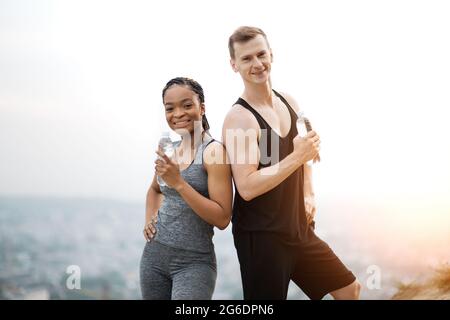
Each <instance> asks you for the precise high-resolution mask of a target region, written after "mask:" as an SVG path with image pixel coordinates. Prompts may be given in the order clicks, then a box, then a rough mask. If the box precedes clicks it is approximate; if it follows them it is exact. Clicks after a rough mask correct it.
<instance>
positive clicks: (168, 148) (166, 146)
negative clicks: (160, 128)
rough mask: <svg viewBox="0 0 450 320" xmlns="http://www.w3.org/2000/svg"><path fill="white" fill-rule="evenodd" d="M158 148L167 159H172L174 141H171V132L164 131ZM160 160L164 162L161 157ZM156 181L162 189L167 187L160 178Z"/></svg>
mask: <svg viewBox="0 0 450 320" xmlns="http://www.w3.org/2000/svg"><path fill="white" fill-rule="evenodd" d="M158 147H159V150H160V151H162V152H164V153H165V154H166V156H167V157H169V158H170V157H172V155H173V152H174V149H173V143H172V140H170V133H169V132H167V131H164V132H163V133H162V135H161V139H159V143H158ZM159 159H161V160H162V158H161V157H159ZM156 180H157V181H158V184H159V185H160V186H161V187H162V186H167V184H166V183H165V182H164V180H163V179H162V178H161V177H160V176H157V177H156Z"/></svg>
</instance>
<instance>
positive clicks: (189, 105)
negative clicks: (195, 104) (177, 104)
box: [184, 104, 192, 108]
mask: <svg viewBox="0 0 450 320" xmlns="http://www.w3.org/2000/svg"><path fill="white" fill-rule="evenodd" d="M184 107H185V108H190V107H192V104H185V105H184Z"/></svg>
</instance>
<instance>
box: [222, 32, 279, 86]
mask: <svg viewBox="0 0 450 320" xmlns="http://www.w3.org/2000/svg"><path fill="white" fill-rule="evenodd" d="M234 52H235V56H234V59H231V61H230V63H231V67H232V68H233V70H234V71H235V72H239V73H240V75H241V77H242V79H243V80H244V81H247V82H251V83H264V82H266V81H268V80H269V76H270V70H271V63H272V51H271V50H270V48H269V46H268V45H267V41H266V39H264V37H263V36H262V35H258V36H256V37H255V38H254V39H252V40H250V41H248V42H245V43H234Z"/></svg>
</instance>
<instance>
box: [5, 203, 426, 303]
mask: <svg viewBox="0 0 450 320" xmlns="http://www.w3.org/2000/svg"><path fill="white" fill-rule="evenodd" d="M324 210H326V209H324ZM143 221H144V209H143V204H142V205H140V204H134V203H125V202H119V201H110V200H86V199H58V198H8V197H0V299H141V294H140V287H139V261H140V257H141V254H142V250H143V247H144V245H145V240H144V238H143V236H142V233H141V230H142V225H143ZM326 221H327V220H326V219H322V220H321V221H320V224H321V230H322V231H321V233H320V235H322V236H323V238H324V239H325V240H326V241H327V242H328V243H329V244H330V246H331V247H332V248H333V249H334V250H335V252H336V253H338V255H339V256H340V257H341V259H342V260H343V261H344V262H345V263H346V264H347V266H348V267H349V268H350V269H351V270H352V271H353V272H354V273H355V274H356V275H357V277H358V279H359V280H360V282H361V283H362V284H363V285H364V283H365V281H366V279H367V278H368V277H369V274H368V266H370V265H372V264H375V265H379V266H380V267H381V268H382V269H383V279H384V282H383V288H382V289H381V290H368V289H367V288H366V290H363V292H362V298H365V299H389V298H390V297H391V296H392V295H393V294H394V293H395V291H396V284H397V283H398V282H399V281H400V280H402V279H407V277H408V275H409V274H410V275H414V274H415V273H414V271H415V269H414V268H411V270H406V272H405V270H404V269H399V268H396V267H395V266H391V265H385V263H386V262H385V261H384V260H382V259H379V258H378V259H377V258H375V257H374V256H371V254H369V253H373V252H375V250H371V248H370V247H367V246H366V247H364V244H363V243H358V242H357V241H355V242H352V241H351V240H349V239H351V235H349V234H348V230H345V229H342V228H332V226H331V225H330V224H328V225H327V223H326ZM318 233H319V232H318ZM214 243H215V247H216V255H217V261H218V278H217V284H216V290H215V293H214V296H213V298H214V299H242V288H241V281H240V272H239V264H238V260H237V256H236V252H235V248H234V245H233V240H232V235H231V226H230V227H228V228H227V229H226V231H219V230H217V229H216V232H215V236H214ZM69 266H77V267H79V269H80V289H76V288H75V289H70V288H68V286H67V281H68V280H70V279H69V277H70V276H71V273H70V272H67V271H68V270H67V268H68V267H69ZM386 270H389V272H387V271H386ZM418 271H420V270H419V269H418ZM408 273H409V274H408ZM288 298H289V299H306V298H307V297H306V296H305V295H304V294H303V292H302V291H301V290H300V289H298V288H297V287H296V286H295V285H293V284H291V286H290V289H289V295H288ZM328 298H330V297H326V299H328Z"/></svg>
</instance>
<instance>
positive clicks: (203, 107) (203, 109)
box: [200, 103, 205, 116]
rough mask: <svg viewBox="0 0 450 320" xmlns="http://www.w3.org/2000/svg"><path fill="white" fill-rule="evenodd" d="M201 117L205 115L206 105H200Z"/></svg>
mask: <svg viewBox="0 0 450 320" xmlns="http://www.w3.org/2000/svg"><path fill="white" fill-rule="evenodd" d="M200 115H201V116H203V115H205V104H204V103H202V104H200Z"/></svg>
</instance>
